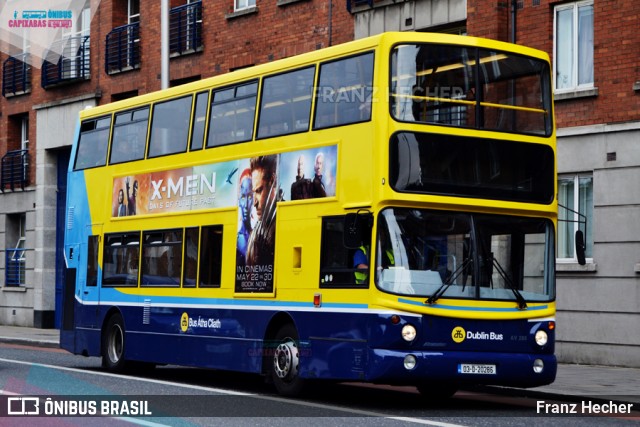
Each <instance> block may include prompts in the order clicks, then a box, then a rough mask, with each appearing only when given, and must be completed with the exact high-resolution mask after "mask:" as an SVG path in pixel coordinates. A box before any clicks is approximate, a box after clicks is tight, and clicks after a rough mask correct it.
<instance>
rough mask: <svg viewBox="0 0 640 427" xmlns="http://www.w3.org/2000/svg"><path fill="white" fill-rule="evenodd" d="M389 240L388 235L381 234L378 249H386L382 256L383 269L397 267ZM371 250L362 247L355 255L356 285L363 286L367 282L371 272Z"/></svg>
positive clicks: (364, 246)
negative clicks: (369, 271)
mask: <svg viewBox="0 0 640 427" xmlns="http://www.w3.org/2000/svg"><path fill="white" fill-rule="evenodd" d="M388 242H389V238H388V237H387V234H386V233H381V234H380V240H379V241H378V248H383V249H384V255H383V256H382V260H381V263H382V265H381V266H380V268H381V269H385V268H389V267H392V266H394V265H395V258H394V256H393V250H392V249H391V248H390V247H389V244H388ZM370 252H371V248H370V246H369V245H362V246H360V247H359V248H358V249H356V252H355V253H354V254H353V268H356V269H357V270H358V271H356V272H355V273H354V275H355V279H356V284H359V285H361V284H363V283H366V281H367V276H368V270H369V254H370Z"/></svg>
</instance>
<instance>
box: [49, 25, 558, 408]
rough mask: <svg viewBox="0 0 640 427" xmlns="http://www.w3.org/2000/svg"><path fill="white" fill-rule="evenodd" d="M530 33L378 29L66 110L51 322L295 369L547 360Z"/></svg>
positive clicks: (542, 116)
mask: <svg viewBox="0 0 640 427" xmlns="http://www.w3.org/2000/svg"><path fill="white" fill-rule="evenodd" d="M550 81H551V74H550V65H549V59H548V56H547V55H546V54H545V53H542V52H540V51H537V50H534V49H530V48H526V47H522V46H517V45H512V44H507V43H503V42H497V41H491V40H486V39H480V38H473V37H459V36H451V35H443V34H427V33H412V32H410V33H385V34H381V35H378V36H374V37H370V38H366V39H362V40H357V41H354V42H350V43H345V44H342V45H339V46H334V47H330V48H327V49H322V50H318V51H315V52H311V53H307V54H303V55H299V56H296V57H292V58H288V59H283V60H279V61H275V62H272V63H269V64H264V65H259V66H255V67H252V68H249V69H243V70H238V71H235V72H232V73H229V74H225V75H220V76H215V77H212V78H208V79H203V80H201V81H198V82H193V83H189V84H185V85H181V86H178V87H174V88H170V89H167V90H162V91H158V92H154V93H150V94H146V95H142V96H137V97H135V98H131V99H127V100H123V101H118V102H114V103H111V104H108V105H102V106H98V107H95V108H91V109H88V110H85V111H82V112H81V113H80V117H79V125H78V131H77V137H76V139H75V141H74V144H73V149H72V154H71V159H72V160H71V162H70V166H69V172H68V195H67V203H68V206H67V213H66V215H67V218H66V235H65V258H66V283H65V293H64V307H63V310H64V311H63V327H62V329H61V346H62V347H63V348H64V349H67V350H68V351H70V352H72V353H75V354H83V355H86V356H101V357H102V360H103V366H104V367H106V368H107V369H109V370H112V371H116V372H117V371H122V370H124V369H125V368H127V367H129V366H132V365H133V366H135V365H139V364H146V365H156V364H178V365H188V366H196V367H204V368H213V369H221V370H229V371H238V372H239V371H241V372H249V373H256V374H263V375H265V376H266V377H267V378H269V379H270V380H271V381H273V383H274V385H275V387H276V388H277V390H278V391H279V392H280V393H282V394H284V395H296V394H298V393H299V392H300V391H302V390H303V388H304V387H305V386H306V385H308V384H309V383H310V382H312V381H313V380H333V381H363V382H371V383H385V384H399V385H415V386H417V388H418V390H419V391H420V392H421V393H423V394H425V395H427V396H449V395H451V394H453V393H455V391H456V390H458V389H459V388H460V387H462V386H466V385H470V384H497V385H509V386H518V387H533V386H539V385H543V384H548V383H551V382H552V381H553V380H554V378H555V374H556V358H555V356H554V337H555V317H554V316H555V267H554V266H555V254H554V250H555V249H554V248H555V229H556V224H557V207H558V206H557V200H556V173H557V172H556V162H555V126H554V121H553V103H552V92H551V84H550Z"/></svg>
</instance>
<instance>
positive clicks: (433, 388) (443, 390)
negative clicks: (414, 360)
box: [416, 383, 458, 401]
mask: <svg viewBox="0 0 640 427" xmlns="http://www.w3.org/2000/svg"><path fill="white" fill-rule="evenodd" d="M416 388H417V389H418V392H420V394H421V395H422V397H423V398H424V399H425V400H428V401H442V400H447V399H449V398H450V397H452V396H453V395H454V394H456V392H457V391H458V387H456V386H455V385H451V384H445V383H429V384H421V385H419V386H416Z"/></svg>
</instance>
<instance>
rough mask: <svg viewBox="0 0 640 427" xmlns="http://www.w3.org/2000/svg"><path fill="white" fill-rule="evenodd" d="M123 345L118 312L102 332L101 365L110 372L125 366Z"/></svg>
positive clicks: (121, 323)
mask: <svg viewBox="0 0 640 427" xmlns="http://www.w3.org/2000/svg"><path fill="white" fill-rule="evenodd" d="M124 346H125V342H124V322H123V320H122V316H121V315H120V313H116V314H114V315H112V316H111V317H110V318H109V320H108V321H107V326H106V327H105V328H104V331H103V333H102V366H103V367H104V368H106V369H107V370H109V371H111V372H116V373H122V372H124V371H125V369H126V367H127V363H126V360H125V358H124Z"/></svg>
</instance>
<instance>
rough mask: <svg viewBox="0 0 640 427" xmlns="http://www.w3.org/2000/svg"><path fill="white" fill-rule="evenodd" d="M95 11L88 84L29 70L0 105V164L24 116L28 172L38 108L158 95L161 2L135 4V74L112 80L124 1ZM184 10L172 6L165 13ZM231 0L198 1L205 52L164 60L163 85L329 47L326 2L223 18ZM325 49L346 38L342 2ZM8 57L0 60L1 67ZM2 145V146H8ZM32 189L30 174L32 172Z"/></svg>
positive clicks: (263, 4)
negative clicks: (92, 98)
mask: <svg viewBox="0 0 640 427" xmlns="http://www.w3.org/2000/svg"><path fill="white" fill-rule="evenodd" d="M92 1H93V3H94V5H95V4H98V3H99V7H98V9H97V11H96V12H95V14H94V16H93V20H92V21H91V79H90V80H88V81H85V82H81V83H73V84H69V85H65V86H60V87H55V88H49V89H47V90H44V89H42V87H41V77H40V73H41V70H40V69H39V68H35V67H34V68H33V70H32V80H31V87H32V89H31V93H30V94H26V95H21V96H16V97H11V98H2V99H0V113H1V116H0V157H1V156H2V155H3V154H4V153H5V152H6V151H7V150H10V149H14V148H15V147H14V145H15V143H14V142H10V141H15V138H16V137H15V135H14V133H13V132H14V131H13V130H11V126H10V122H9V118H10V116H14V115H17V114H24V113H28V114H29V118H30V127H31V130H30V147H31V148H30V156H31V159H32V161H31V165H32V167H33V168H35V164H36V162H35V155H36V150H35V147H36V144H37V141H36V136H35V133H36V132H35V129H36V125H37V124H36V113H35V111H34V110H33V106H34V105H42V104H44V103H48V102H54V101H58V100H62V99H69V98H73V97H75V96H81V95H85V94H89V93H101V98H100V99H99V101H98V102H99V103H100V104H105V103H108V102H111V100H112V99H113V97H117V95H118V94H123V93H125V92H132V91H137V93H138V94H143V93H148V92H151V91H155V90H159V89H160V86H161V80H160V49H161V46H160V4H161V2H160V0H140V10H141V14H140V15H141V16H140V38H141V50H142V54H141V56H142V62H141V68H140V69H139V70H135V71H129V72H123V73H120V74H115V75H107V74H106V73H105V69H104V64H105V53H104V48H105V38H106V36H107V34H108V33H109V32H110V31H111V30H112V29H113V28H114V27H118V26H120V25H125V24H126V23H127V13H126V12H127V9H126V7H127V1H126V0H101V1H98V0H92ZM184 3H186V2H185V1H181V0H171V1H170V5H171V7H176V6H179V5H182V4H184ZM233 4H234V2H233V0H215V1H209V0H205V1H203V33H204V34H203V37H204V50H203V52H201V53H197V54H193V55H187V56H184V57H181V58H174V59H171V61H170V79H171V80H172V81H173V80H182V79H192V78H194V77H195V78H205V77H210V76H213V75H216V74H221V73H226V72H228V71H230V70H232V69H235V68H239V67H245V66H248V65H255V64H260V63H265V62H268V61H272V60H276V59H280V58H284V57H288V56H293V55H297V54H300V53H304V52H308V51H311V50H316V49H318V48H323V47H327V46H329V2H328V1H327V0H302V1H298V2H294V3H290V4H287V5H285V6H277V4H276V0H256V6H257V9H258V11H257V13H252V14H249V15H245V16H239V17H235V18H232V19H227V18H226V17H225V16H226V15H227V14H229V13H231V12H233ZM331 14H332V19H331V44H333V45H335V44H339V43H344V42H346V41H350V40H352V39H353V19H354V18H353V16H351V15H350V14H349V13H348V12H347V10H346V8H345V3H344V1H342V0H339V1H337V0H333V8H332V10H331ZM6 58H7V55H6V54H1V55H0V61H4V60H5V59H6ZM7 144H9V145H7ZM31 177H32V178H31V184H32V185H33V184H35V182H34V178H35V169H34V170H33V171H32V173H31Z"/></svg>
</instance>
